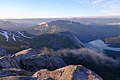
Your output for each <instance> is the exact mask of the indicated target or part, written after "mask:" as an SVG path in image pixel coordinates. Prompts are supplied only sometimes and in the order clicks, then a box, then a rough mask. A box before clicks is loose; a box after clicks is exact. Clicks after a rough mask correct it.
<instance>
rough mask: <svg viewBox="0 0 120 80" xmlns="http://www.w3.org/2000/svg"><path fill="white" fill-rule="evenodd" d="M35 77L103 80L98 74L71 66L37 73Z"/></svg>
mask: <svg viewBox="0 0 120 80" xmlns="http://www.w3.org/2000/svg"><path fill="white" fill-rule="evenodd" d="M33 77H36V78H39V80H48V79H50V80H103V79H102V78H101V77H99V76H98V75H97V74H95V73H94V72H92V71H91V70H89V69H87V68H85V67H83V66H81V65H69V66H66V67H63V68H60V69H57V70H54V71H48V70H46V69H43V70H40V71H37V72H36V73H35V74H34V75H33Z"/></svg>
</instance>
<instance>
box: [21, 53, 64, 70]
mask: <svg viewBox="0 0 120 80" xmlns="http://www.w3.org/2000/svg"><path fill="white" fill-rule="evenodd" d="M20 65H21V68H23V69H25V70H28V71H33V72H35V71H38V70H40V69H48V70H55V69H58V68H61V67H64V66H66V64H65V63H64V61H63V60H62V59H61V58H59V57H49V56H48V55H44V54H43V55H42V54H38V55H35V56H32V57H29V58H28V59H24V60H21V61H20Z"/></svg>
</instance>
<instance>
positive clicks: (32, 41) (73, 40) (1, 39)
mask: <svg viewBox="0 0 120 80" xmlns="http://www.w3.org/2000/svg"><path fill="white" fill-rule="evenodd" d="M0 46H2V47H3V48H5V49H7V51H8V52H12V51H19V50H22V49H26V48H29V47H32V48H37V49H39V48H44V47H48V48H52V49H54V50H59V49H63V48H81V47H84V44H83V43H82V42H81V41H80V40H79V39H78V38H77V37H76V36H75V35H74V34H72V33H71V32H68V31H66V32H59V33H51V34H42V35H31V34H29V33H27V32H26V31H17V32H15V31H8V30H3V29H0ZM12 53H14V52H12Z"/></svg>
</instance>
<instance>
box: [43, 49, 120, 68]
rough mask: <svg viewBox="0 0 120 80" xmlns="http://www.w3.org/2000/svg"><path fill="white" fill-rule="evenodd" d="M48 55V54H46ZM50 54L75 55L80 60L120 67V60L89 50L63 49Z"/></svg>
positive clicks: (49, 52)
mask: <svg viewBox="0 0 120 80" xmlns="http://www.w3.org/2000/svg"><path fill="white" fill-rule="evenodd" d="M45 53H46V52H45ZM47 53H48V54H51V55H57V56H66V57H67V56H69V55H71V54H72V55H73V57H75V58H76V59H78V60H85V61H93V62H95V63H96V64H98V65H100V64H102V65H107V66H116V67H118V66H120V60H119V59H113V58H112V57H109V56H107V55H105V54H104V53H101V52H96V51H94V50H91V49H88V48H81V49H63V50H59V51H52V50H50V51H47Z"/></svg>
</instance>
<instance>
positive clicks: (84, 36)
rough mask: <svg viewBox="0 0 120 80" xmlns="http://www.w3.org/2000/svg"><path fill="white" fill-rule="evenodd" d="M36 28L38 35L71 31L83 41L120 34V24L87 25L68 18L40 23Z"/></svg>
mask: <svg viewBox="0 0 120 80" xmlns="http://www.w3.org/2000/svg"><path fill="white" fill-rule="evenodd" d="M34 30H35V31H36V34H37V35H41V34H46V33H47V34H48V33H49V34H52V33H58V32H64V31H69V32H72V33H74V34H75V35H76V36H77V37H78V38H79V39H80V40H81V41H82V42H90V41H92V40H95V39H105V38H110V37H115V36H118V35H119V34H120V28H119V25H94V24H92V25H85V24H81V23H79V22H73V21H68V20H56V21H52V22H42V23H38V25H37V26H35V29H34ZM111 32H112V33H111Z"/></svg>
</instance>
